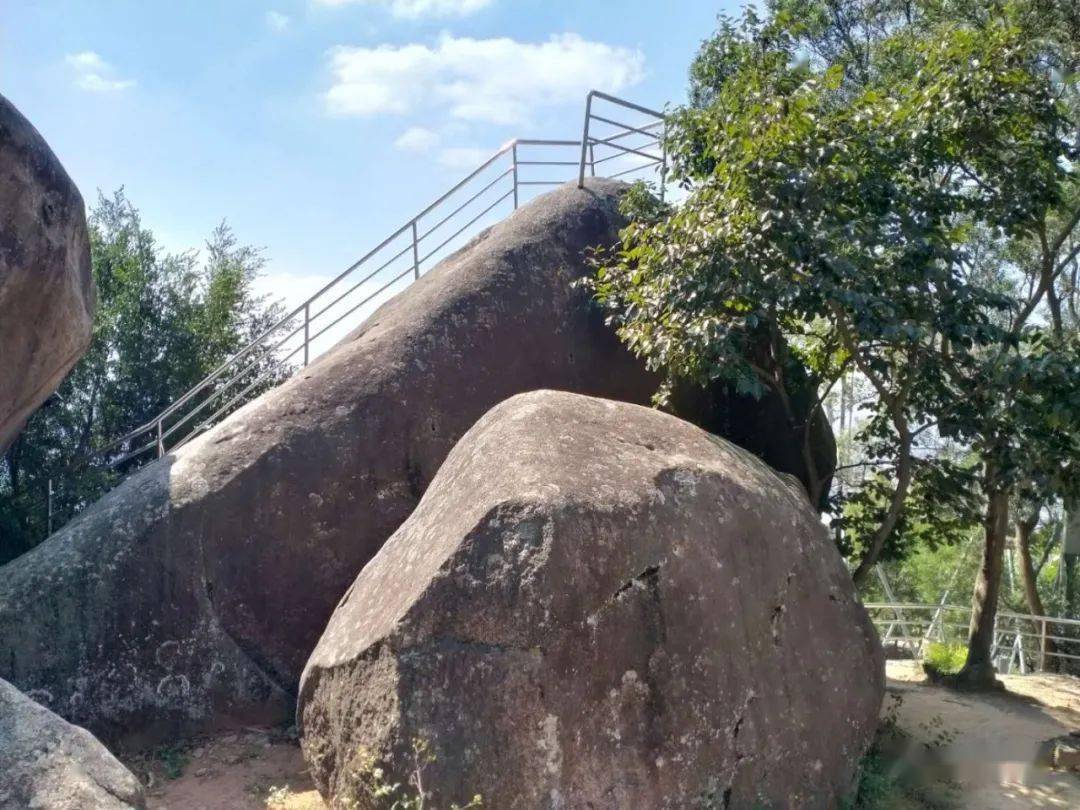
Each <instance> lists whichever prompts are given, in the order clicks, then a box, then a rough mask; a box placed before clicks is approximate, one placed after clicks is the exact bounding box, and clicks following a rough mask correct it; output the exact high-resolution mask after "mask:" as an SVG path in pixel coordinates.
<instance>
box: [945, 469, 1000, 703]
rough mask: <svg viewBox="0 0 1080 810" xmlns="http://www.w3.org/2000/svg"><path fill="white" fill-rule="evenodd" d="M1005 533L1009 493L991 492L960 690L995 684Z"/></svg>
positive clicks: (960, 678)
mask: <svg viewBox="0 0 1080 810" xmlns="http://www.w3.org/2000/svg"><path fill="white" fill-rule="evenodd" d="M987 477H988V478H990V476H987ZM1008 531H1009V493H1008V492H1004V491H1000V490H997V491H991V492H990V494H989V497H988V498H987V501H986V515H985V517H984V518H983V532H984V537H985V542H984V544H983V557H982V563H981V564H980V565H979V575H978V577H977V578H976V580H975V592H974V594H973V595H972V599H971V626H970V628H969V630H968V654H967V661H966V662H965V663H964V666H963V669H961V670H960V671H959V672H958V673H957V674H956V677H955V679H954V682H955V683H956V685H957V686H961V687H963V688H969V689H987V688H991V687H994V686H996V685H997V672H996V670H995V667H994V661H993V659H992V658H991V656H990V653H991V651H992V649H993V646H994V626H995V623H996V622H995V620H996V619H997V603H998V595H999V593H1000V592H1001V571H1002V563H1003V560H1004V557H1005V540H1006V537H1007V535H1008Z"/></svg>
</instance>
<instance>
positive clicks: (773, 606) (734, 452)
mask: <svg viewBox="0 0 1080 810" xmlns="http://www.w3.org/2000/svg"><path fill="white" fill-rule="evenodd" d="M883 690H884V672H883V660H882V656H881V650H880V647H879V644H878V641H877V636H876V634H875V632H874V629H873V627H872V625H871V623H870V621H869V619H868V618H867V616H866V613H865V611H864V610H863V609H862V607H861V605H860V604H859V603H858V601H857V599H856V595H855V592H854V589H853V587H852V584H851V581H850V577H849V576H848V574H847V571H846V569H845V568H844V565H843V563H842V561H841V559H840V556H839V554H838V553H837V551H836V548H835V546H834V545H833V544H832V543H831V542H830V540H829V538H828V536H827V534H826V532H825V530H824V528H823V526H822V524H821V523H820V521H819V519H818V516H817V514H816V513H815V511H814V510H813V509H812V507H811V506H810V504H809V503H808V502H807V500H806V498H805V495H804V494H803V493H802V492H801V491H798V490H797V486H796V485H795V484H794V483H788V482H787V481H785V480H784V479H782V478H781V477H780V476H778V475H776V474H775V473H774V472H773V471H772V470H770V469H769V468H768V467H766V466H765V465H764V464H762V463H760V462H759V461H758V460H757V459H755V458H754V457H753V456H751V455H750V454H749V453H748V452H746V451H745V450H742V449H739V448H737V447H735V446H734V445H732V444H730V443H728V442H726V441H723V440H721V439H717V438H715V437H713V436H710V435H709V434H707V433H705V432H704V431H701V430H699V429H698V428H695V427H693V426H692V425H690V424H689V423H687V422H683V421H681V420H678V419H675V418H674V417H671V416H668V415H665V414H662V413H659V412H657V411H654V410H650V409H646V408H642V407H638V406H634V405H628V404H622V403H615V402H609V401H603V400H599V399H593V398H589V397H582V396H578V395H574V394H568V393H556V392H551V391H540V392H534V393H531V394H523V395H521V396H517V397H514V398H512V399H510V400H508V401H506V402H504V403H502V404H501V405H499V406H497V407H496V408H494V409H493V410H492V411H490V412H489V413H488V414H487V415H486V416H485V417H484V418H483V419H481V420H480V421H479V422H478V423H477V424H476V425H475V426H474V427H473V428H472V429H471V430H470V431H469V432H468V433H467V434H466V435H465V437H464V438H463V439H462V440H461V442H460V443H459V444H458V445H457V446H456V447H455V448H454V450H453V452H452V453H451V454H450V456H449V457H448V458H447V460H446V462H445V464H444V465H443V466H442V468H441V469H440V470H439V473H438V475H437V476H436V477H435V479H434V481H433V482H432V484H431V486H430V488H429V489H428V491H427V493H426V494H425V496H424V498H423V500H422V501H421V503H420V505H419V506H418V507H417V509H416V511H415V512H413V514H412V515H411V516H410V517H409V519H408V520H407V521H406V522H405V523H404V524H403V525H402V527H401V528H400V529H399V530H398V531H397V532H396V533H395V534H394V535H393V537H391V538H390V540H389V541H388V542H387V543H386V545H385V546H384V547H383V549H382V551H381V552H380V553H379V554H378V555H377V556H376V557H375V558H374V559H373V560H372V562H371V563H370V564H369V565H368V566H367V567H366V568H364V570H363V571H362V572H361V574H360V575H359V577H358V578H357V579H356V581H355V582H354V583H353V585H352V587H351V588H350V589H349V591H348V593H347V594H346V596H345V597H344V599H343V600H342V602H341V604H340V605H339V606H338V608H337V610H336V611H335V613H334V615H333V618H332V619H331V621H330V623H329V625H328V627H327V629H326V632H325V633H324V635H323V637H322V638H321V640H320V641H319V644H318V647H317V648H316V650H315V652H314V653H313V654H312V657H311V659H310V661H309V662H308V664H307V667H306V669H305V672H304V676H303V680H302V682H301V688H300V697H299V707H298V721H299V723H300V726H301V739H302V744H303V747H304V752H305V756H306V758H307V760H308V763H309V764H310V765H311V767H312V772H313V774H314V776H315V778H316V781H317V783H318V785H319V787H320V790H322V791H323V792H324V794H327V795H329V796H331V797H333V798H334V799H335V800H339V801H340V800H342V799H354V800H356V801H357V802H358V805H357V806H359V807H361V808H375V807H376V806H377V804H376V803H375V802H373V801H372V800H371V798H370V795H369V794H366V793H365V792H364V791H363V790H359V791H356V790H355V788H356V785H357V784H359V783H361V782H362V781H363V779H364V778H365V777H364V774H365V773H366V774H368V775H369V776H370V768H371V762H373V761H374V762H379V763H381V764H382V765H383V766H384V767H385V768H386V774H385V777H384V779H385V781H386V782H387V783H394V782H401V783H402V784H404V783H406V782H407V780H408V779H409V777H410V776H411V774H412V767H413V766H412V762H413V759H412V757H411V756H410V753H409V748H410V745H411V743H412V741H413V740H416V739H422V740H426V741H427V742H428V743H429V744H430V745H431V747H432V753H433V754H434V755H435V760H434V761H433V762H430V763H428V764H427V765H426V767H425V768H424V772H423V784H424V787H425V788H426V789H427V790H429V791H431V795H432V803H433V804H435V805H437V806H440V807H442V806H446V805H448V804H449V803H450V802H451V801H458V802H464V801H467V800H468V799H469V798H470V797H471V796H473V795H474V794H475V793H480V794H482V795H483V799H484V806H485V807H497V808H500V810H513V808H529V809H530V810H535V809H536V808H587V807H591V808H597V810H600V809H601V808H603V809H604V810H606V809H607V808H650V810H652V809H653V808H686V807H693V806H698V805H697V804H695V803H696V802H698V801H700V800H702V799H704V798H705V797H707V796H711V797H712V800H713V801H714V802H715V803H714V804H709V805H704V806H716V807H721V806H722V807H753V806H758V805H759V803H760V805H761V806H766V807H800V808H806V807H831V806H835V801H836V797H837V796H838V795H840V794H842V793H844V792H845V791H846V790H847V789H848V788H849V787H850V785H851V781H852V778H853V776H854V773H855V767H856V764H857V761H858V759H859V757H860V756H861V754H862V753H863V751H864V750H865V748H866V746H867V745H868V744H869V742H870V740H871V737H872V735H873V733H874V729H875V727H876V725H877V717H878V710H879V708H880V704H881V699H882V696H883Z"/></svg>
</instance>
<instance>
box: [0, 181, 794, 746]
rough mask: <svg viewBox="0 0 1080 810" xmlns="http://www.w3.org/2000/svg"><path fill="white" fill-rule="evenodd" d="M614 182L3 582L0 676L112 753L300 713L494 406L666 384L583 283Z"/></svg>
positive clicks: (150, 475)
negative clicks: (315, 655) (338, 618)
mask: <svg viewBox="0 0 1080 810" xmlns="http://www.w3.org/2000/svg"><path fill="white" fill-rule="evenodd" d="M624 188H625V186H623V185H622V184H621V183H613V182H610V181H600V180H596V181H590V182H589V183H588V184H587V187H586V188H585V189H578V188H576V186H574V185H568V186H565V187H563V188H561V189H559V190H557V191H554V192H552V193H550V194H548V195H545V196H543V197H541V198H539V199H537V200H536V201H534V202H532V203H531V204H529V205H528V206H525V207H523V208H522V209H521V210H519V211H518V212H516V213H515V214H514V215H513V216H511V217H510V218H509V219H507V220H506V221H504V222H502V223H500V224H499V225H497V226H495V227H494V228H492V229H490V230H489V231H486V232H485V233H484V234H482V235H481V236H480V237H478V238H477V239H475V240H473V241H472V242H471V243H470V244H469V245H467V246H466V247H464V248H463V249H462V250H461V251H459V252H458V253H456V254H455V255H453V256H451V257H449V258H448V259H447V260H446V261H444V262H442V263H441V264H440V265H439V266H438V267H436V268H434V269H433V270H432V271H430V272H429V273H428V274H426V275H425V276H424V277H423V278H421V279H420V280H419V281H418V282H416V283H415V284H414V285H412V286H411V287H410V288H409V289H408V290H406V291H405V292H403V293H402V294H400V295H398V296H397V297H396V298H394V299H393V300H392V301H390V302H388V303H387V304H386V305H384V306H383V307H381V308H380V309H379V310H377V311H376V312H375V313H374V314H373V315H372V316H371V317H370V318H369V319H368V320H367V321H366V322H365V323H364V324H363V325H362V326H361V327H360V328H359V329H357V330H356V331H355V332H354V333H352V334H351V335H350V336H349V337H348V338H346V339H345V340H344V341H343V342H342V343H341V344H340V345H338V346H337V347H335V348H334V349H333V350H332V351H330V352H328V353H327V354H326V355H324V356H323V357H321V358H320V359H319V360H318V361H317V362H315V363H313V364H312V365H311V366H310V367H308V368H306V369H304V370H303V372H301V373H300V374H298V375H297V376H296V377H294V378H293V379H292V380H290V381H289V382H287V383H285V384H284V385H282V386H280V387H279V388H277V389H275V390H273V391H271V392H269V393H267V394H265V395H264V396H262V397H261V398H260V399H258V400H256V401H255V402H253V403H251V404H249V405H248V406H246V407H245V408H243V409H241V410H239V411H238V412H237V413H235V414H233V415H232V416H231V417H230V418H229V419H227V420H226V421H225V422H223V423H222V424H221V425H219V426H218V427H216V428H215V429H213V430H212V431H209V432H208V433H206V434H205V435H203V436H201V437H199V438H197V439H195V440H193V441H192V442H191V443H189V444H188V445H187V446H185V447H184V448H183V449H181V450H180V451H178V452H176V453H174V454H171V455H169V456H167V457H165V458H163V459H161V460H160V461H158V462H156V463H154V464H151V465H149V466H148V467H146V468H145V469H144V470H142V471H140V472H139V473H137V474H136V475H135V476H133V477H132V478H130V479H129V480H127V481H126V482H125V483H124V484H122V485H121V486H120V487H118V488H117V489H116V490H115V491H113V492H111V493H110V494H108V495H107V496H106V497H104V498H103V499H102V500H101V501H100V502H98V503H97V504H94V505H92V506H91V507H89V508H87V509H86V510H85V511H84V512H83V513H82V514H81V515H80V516H79V517H78V518H77V519H76V520H75V521H73V522H72V523H71V524H69V525H68V526H66V527H65V528H64V529H62V530H61V531H60V532H58V533H57V534H56V535H54V536H53V537H52V538H50V539H49V540H48V541H46V542H45V543H43V544H42V545H40V546H39V547H37V548H36V549H34V550H33V551H31V552H30V553H28V554H26V555H24V556H23V557H21V558H19V559H17V560H15V561H14V562H12V563H10V564H9V565H7V566H6V567H4V568H3V569H0V677H6V678H8V679H9V680H11V681H12V682H13V683H15V684H16V685H18V686H20V687H21V688H23V689H26V690H36V691H39V692H40V694H42V695H43V696H44V699H45V700H46V701H47V705H48V706H49V707H50V708H52V709H54V710H55V711H57V712H58V713H59V714H61V715H62V716H64V717H66V718H68V719H70V720H72V721H73V722H76V723H79V724H80V725H85V726H87V727H88V728H90V729H92V730H93V731H94V732H95V733H97V734H98V735H99V736H102V737H103V738H104V739H107V740H110V741H111V740H114V739H116V738H118V737H120V736H122V735H123V736H126V735H127V734H128V733H129V732H133V731H137V732H139V733H140V734H142V733H149V734H150V735H151V736H153V735H154V734H155V733H158V734H160V733H166V734H176V733H179V732H180V731H181V730H182V729H191V728H194V727H197V726H199V725H201V724H203V723H204V722H206V721H209V720H216V719H223V718H234V719H237V720H240V721H242V722H263V721H276V720H279V719H282V718H285V717H288V716H290V715H291V714H292V707H293V700H294V695H295V690H296V686H297V683H298V681H299V677H300V673H301V671H302V669H303V666H304V662H305V661H306V660H307V657H308V655H309V654H310V653H311V650H312V649H313V648H314V646H315V642H316V641H317V640H318V638H319V635H320V633H321V632H322V631H323V629H324V628H325V626H326V622H327V620H328V619H329V618H330V615H331V613H332V611H333V609H334V606H335V604H336V603H337V601H338V599H339V598H340V596H341V594H342V593H344V591H345V589H346V588H347V587H348V585H349V583H351V582H352V580H353V578H354V577H355V576H356V574H357V572H358V571H359V570H360V569H361V568H362V567H363V565H364V564H365V563H366V562H367V561H368V560H370V559H371V557H372V556H373V555H374V554H375V552H377V551H378V550H379V548H380V547H381V546H382V544H383V543H384V542H385V540H386V539H387V538H388V537H389V536H390V535H391V534H392V533H393V532H394V530H395V529H397V528H398V526H400V525H401V523H402V521H404V520H405V518H406V517H408V515H409V513H410V512H411V511H412V510H413V509H414V508H415V506H416V504H417V502H418V501H419V499H420V496H421V495H422V494H423V492H424V490H425V489H426V487H427V485H428V483H429V482H430V481H431V478H432V476H433V475H434V474H435V472H436V470H437V469H438V468H439V465H440V464H442V462H443V460H444V459H445V458H446V455H447V453H448V452H449V451H450V449H451V448H452V447H453V446H454V444H455V443H456V442H457V440H458V439H460V438H461V436H462V435H463V434H464V433H465V431H466V430H468V429H469V428H470V427H471V426H472V424H473V423H474V422H475V421H476V420H477V419H479V418H480V417H481V416H482V415H483V414H484V413H485V412H486V411H487V410H488V409H489V408H491V407H492V406H494V405H496V404H497V403H499V402H501V401H502V400H504V399H506V398H507V397H509V396H512V395H513V394H516V393H520V392H523V391H530V390H535V389H538V388H556V389H562V390H567V391H576V392H581V393H588V394H593V395H596V396H602V397H607V398H610V399H618V400H625V401H630V402H638V403H647V402H648V401H649V399H650V397H651V395H652V393H653V392H654V390H655V389H656V385H657V381H656V379H655V378H654V376H653V375H652V374H650V373H648V372H646V371H645V369H644V368H643V367H642V365H641V364H640V363H638V362H637V361H635V360H634V358H632V357H631V356H630V355H629V354H628V353H627V352H626V351H625V350H624V349H623V348H622V346H621V345H620V344H619V342H618V340H617V339H616V338H615V336H614V335H613V334H612V332H611V331H610V330H609V329H608V328H607V327H606V326H605V325H604V322H603V315H602V313H601V312H599V311H598V310H597V309H596V308H595V307H594V306H593V305H592V304H591V303H590V301H589V297H588V293H587V291H585V290H584V289H581V288H579V287H577V286H575V285H574V283H573V282H574V281H575V280H576V279H578V278H580V277H581V276H583V275H584V274H585V273H587V272H588V268H587V267H586V264H585V262H584V260H583V253H584V251H585V250H586V248H588V247H591V246H594V245H599V244H605V243H610V242H611V241H613V240H614V239H615V238H616V233H617V230H618V228H619V227H620V225H621V224H622V220H621V218H620V216H619V213H618V198H619V195H620V194H621V193H622V190H623V189H624ZM714 404H715V403H710V407H712V405H714ZM709 412H710V413H718V412H724V411H723V408H721V409H720V410H719V411H717V410H716V409H715V408H714V409H713V410H712V411H709ZM755 413H756V411H755ZM755 418H756V416H755ZM744 427H745V426H744ZM746 432H747V433H756V432H762V433H767V432H770V430H769V429H763V430H761V431H754V430H747V431H746ZM788 471H789V472H791V471H793V470H788ZM129 741H132V740H129Z"/></svg>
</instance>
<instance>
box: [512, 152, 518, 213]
mask: <svg viewBox="0 0 1080 810" xmlns="http://www.w3.org/2000/svg"><path fill="white" fill-rule="evenodd" d="M512 154H513V156H514V210H515V211H517V209H518V156H517V142H516V141H515V142H514V148H513V151H512Z"/></svg>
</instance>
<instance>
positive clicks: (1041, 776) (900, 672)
mask: <svg viewBox="0 0 1080 810" xmlns="http://www.w3.org/2000/svg"><path fill="white" fill-rule="evenodd" d="M887 674H888V696H887V698H886V701H885V707H884V709H883V712H882V716H883V718H885V719H886V720H892V721H893V722H895V724H896V726H897V727H898V728H899V729H901V730H902V732H903V734H901V735H897V737H898V739H899V740H900V741H901V742H898V743H897V745H896V747H894V749H893V750H892V751H890V753H889V757H888V759H889V763H888V768H889V769H890V771H891V772H892V773H894V774H895V773H899V772H904V773H906V774H907V775H908V776H909V777H913V778H915V779H916V780H917V781H918V783H919V784H920V785H923V786H924V787H921V788H920V789H919V790H918V791H916V793H917V797H918V798H912V797H911V796H907V797H903V798H898V799H897V800H896V802H895V803H894V806H893V808H892V810H923V808H934V809H935V810H945V809H946V808H970V809H971V810H1018V809H1019V808H1074V809H1075V808H1080V777H1078V776H1076V775H1072V774H1064V773H1057V772H1053V771H1051V770H1049V769H1048V768H1046V767H1045V766H1043V765H1040V764H1039V762H1040V755H1041V752H1042V751H1043V749H1044V745H1043V744H1044V743H1045V742H1046V741H1047V740H1050V739H1053V738H1054V737H1059V736H1061V735H1064V734H1068V733H1069V732H1071V731H1077V730H1080V679H1077V678H1070V677H1066V676H1057V675H1027V676H1019V675H1015V676H1006V677H1004V678H1002V680H1003V681H1004V683H1005V686H1006V688H1007V691H1006V692H1002V693H1000V694H993V695H983V694H980V695H966V694H958V693H955V692H952V691H949V690H946V689H943V688H941V687H936V686H931V685H929V684H927V683H925V682H924V676H923V674H922V671H921V669H919V668H918V667H917V665H915V664H913V663H912V662H909V661H890V662H889V663H888V671H887ZM128 764H129V765H130V766H131V768H132V769H133V770H134V771H135V772H136V773H137V774H139V776H140V777H141V778H142V779H143V780H144V782H146V783H148V784H149V785H150V788H149V791H148V792H149V802H148V810H327V807H326V804H325V803H324V802H323V801H322V799H321V798H320V797H319V794H318V792H316V791H315V789H314V787H313V785H312V782H311V778H310V777H309V776H308V774H307V770H306V768H305V766H304V761H303V758H302V757H301V755H300V747H299V745H298V744H297V742H296V740H295V739H294V738H292V737H290V736H289V734H288V733H286V732H283V731H280V730H264V729H246V730H243V731H239V732H234V733H229V734H225V735H222V736H219V737H216V738H213V739H206V740H201V741H197V742H195V743H193V744H191V745H188V746H185V747H184V748H182V749H181V748H173V749H170V748H163V749H158V750H157V751H155V752H153V753H152V754H148V755H146V756H144V757H142V758H140V759H138V760H136V761H133V762H129V763H128Z"/></svg>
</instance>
